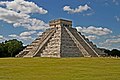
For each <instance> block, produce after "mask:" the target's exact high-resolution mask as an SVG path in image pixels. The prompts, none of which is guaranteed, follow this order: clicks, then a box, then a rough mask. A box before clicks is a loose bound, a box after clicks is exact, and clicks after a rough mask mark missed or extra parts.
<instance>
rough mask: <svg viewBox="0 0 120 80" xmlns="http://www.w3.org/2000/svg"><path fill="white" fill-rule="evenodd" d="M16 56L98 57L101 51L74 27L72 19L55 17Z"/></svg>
mask: <svg viewBox="0 0 120 80" xmlns="http://www.w3.org/2000/svg"><path fill="white" fill-rule="evenodd" d="M49 25H50V28H49V29H47V30H46V31H45V32H43V33H42V35H40V36H39V37H38V38H36V39H35V40H34V41H33V42H32V43H31V44H30V45H28V46H27V47H26V48H25V49H24V50H23V51H21V52H20V53H19V54H18V55H16V57H58V58H59V57H99V56H101V55H102V54H103V53H102V51H101V50H100V49H98V48H97V46H96V45H94V44H93V43H92V42H90V41H89V40H88V38H85V36H84V35H82V34H81V33H80V32H77V30H76V29H75V28H72V21H70V20H63V19H57V20H52V21H50V22H49Z"/></svg>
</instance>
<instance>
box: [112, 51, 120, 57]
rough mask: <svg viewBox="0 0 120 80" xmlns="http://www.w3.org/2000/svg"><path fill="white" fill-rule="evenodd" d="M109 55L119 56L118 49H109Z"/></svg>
mask: <svg viewBox="0 0 120 80" xmlns="http://www.w3.org/2000/svg"><path fill="white" fill-rule="evenodd" d="M111 56H119V57H120V51H119V50H117V49H113V50H112V51H111Z"/></svg>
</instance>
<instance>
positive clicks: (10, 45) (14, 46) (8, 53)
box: [0, 39, 23, 57]
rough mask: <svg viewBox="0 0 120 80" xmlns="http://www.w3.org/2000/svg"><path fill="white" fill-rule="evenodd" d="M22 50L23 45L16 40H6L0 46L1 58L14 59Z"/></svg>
mask: <svg viewBox="0 0 120 80" xmlns="http://www.w3.org/2000/svg"><path fill="white" fill-rule="evenodd" d="M22 49H23V43H22V42H21V41H18V40H17V39H13V40H8V41H5V42H4V43H1V45H0V56H1V57H14V56H15V55H16V54H18V53H19V52H20V51H21V50H22Z"/></svg>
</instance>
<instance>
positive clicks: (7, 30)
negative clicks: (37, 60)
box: [0, 0, 120, 49]
mask: <svg viewBox="0 0 120 80" xmlns="http://www.w3.org/2000/svg"><path fill="white" fill-rule="evenodd" d="M57 18H65V19H70V20H72V21H73V27H74V28H76V29H77V30H78V31H80V32H82V34H84V35H86V37H87V38H89V39H90V40H91V41H93V42H94V43H95V44H97V46H99V47H102V48H107V49H113V48H117V49H120V0H0V42H3V41H5V40H9V39H18V40H21V41H23V43H24V45H27V44H30V42H31V41H33V40H34V39H35V38H36V37H37V36H38V35H40V34H41V33H42V32H43V31H45V29H47V28H49V25H48V22H49V21H50V20H52V19H57Z"/></svg>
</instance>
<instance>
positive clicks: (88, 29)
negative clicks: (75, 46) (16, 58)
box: [76, 26, 112, 36]
mask: <svg viewBox="0 0 120 80" xmlns="http://www.w3.org/2000/svg"><path fill="white" fill-rule="evenodd" d="M76 29H77V31H79V32H82V33H87V34H95V35H98V36H102V35H107V34H110V33H112V31H111V30H110V29H108V28H102V27H99V28H97V27H94V26H89V27H76Z"/></svg>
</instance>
